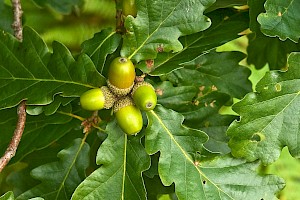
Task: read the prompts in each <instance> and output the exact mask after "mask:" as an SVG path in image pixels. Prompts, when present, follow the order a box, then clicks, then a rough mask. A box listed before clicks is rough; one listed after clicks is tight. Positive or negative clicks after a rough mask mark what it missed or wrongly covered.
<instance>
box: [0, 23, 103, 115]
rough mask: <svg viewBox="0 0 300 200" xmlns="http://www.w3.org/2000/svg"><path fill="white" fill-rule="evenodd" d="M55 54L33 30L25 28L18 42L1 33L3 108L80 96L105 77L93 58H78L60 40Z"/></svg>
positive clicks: (97, 84)
mask: <svg viewBox="0 0 300 200" xmlns="http://www.w3.org/2000/svg"><path fill="white" fill-rule="evenodd" d="M53 51H54V52H53V54H50V52H49V50H48V48H47V47H46V45H45V43H44V42H43V41H42V39H41V38H40V37H39V36H38V35H37V33H36V32H34V31H33V30H32V29H30V28H28V27H25V28H24V40H23V42H22V43H19V42H18V41H17V40H16V39H15V38H13V37H12V36H11V35H9V34H6V33H1V34H0V85H1V87H0V89H1V90H0V91H1V92H0V99H1V100H0V109H5V108H10V107H13V106H15V105H17V104H18V103H19V102H20V101H21V100H22V99H27V104H28V105H31V104H37V105H45V104H49V103H51V102H52V101H53V98H54V97H53V96H54V95H56V94H60V95H61V96H66V97H78V96H79V95H80V94H81V93H83V92H84V91H86V90H87V89H89V88H94V87H98V86H101V85H103V84H104V83H105V78H104V77H103V76H102V75H101V74H100V73H99V72H97V70H96V68H95V66H94V64H93V63H92V61H91V60H90V58H89V57H88V56H87V55H85V54H81V55H80V56H79V58H78V60H77V61H75V60H74V58H73V56H72V55H71V53H70V52H69V50H68V49H66V47H65V46H63V45H62V44H60V43H57V42H55V43H53Z"/></svg>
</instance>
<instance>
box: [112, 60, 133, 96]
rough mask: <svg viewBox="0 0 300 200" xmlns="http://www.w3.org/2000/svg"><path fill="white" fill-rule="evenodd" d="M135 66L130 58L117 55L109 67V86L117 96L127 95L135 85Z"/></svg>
mask: <svg viewBox="0 0 300 200" xmlns="http://www.w3.org/2000/svg"><path fill="white" fill-rule="evenodd" d="M134 79H135V67H134V65H133V63H132V62H131V60H130V59H127V58H123V57H117V58H115V59H114V60H113V61H112V62H111V64H110V66H109V69H108V80H107V86H108V87H109V89H110V90H111V91H112V92H113V93H114V94H115V95H116V96H126V95H127V94H129V93H130V91H131V89H132V88H133V85H134Z"/></svg>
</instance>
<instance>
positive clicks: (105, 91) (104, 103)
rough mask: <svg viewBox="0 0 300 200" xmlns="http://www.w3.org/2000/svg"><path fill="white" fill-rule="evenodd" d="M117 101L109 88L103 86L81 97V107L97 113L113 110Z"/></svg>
mask: <svg viewBox="0 0 300 200" xmlns="http://www.w3.org/2000/svg"><path fill="white" fill-rule="evenodd" d="M116 100H117V99H116V97H115V95H114V94H113V93H112V92H111V91H110V90H109V88H108V87H106V86H102V87H101V88H94V89H91V90H88V91H86V92H84V93H83V94H82V95H81V96H80V105H81V107H82V108H83V109H85V110H90V111H96V110H101V109H103V108H105V109H109V108H111V107H112V106H113V105H114V103H115V101H116Z"/></svg>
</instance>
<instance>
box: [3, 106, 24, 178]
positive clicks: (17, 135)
mask: <svg viewBox="0 0 300 200" xmlns="http://www.w3.org/2000/svg"><path fill="white" fill-rule="evenodd" d="M25 122H26V101H25V100H24V101H22V102H21V103H20V105H19V107H18V122H17V127H16V129H15V132H14V136H13V138H12V139H11V141H10V144H9V145H8V147H7V149H6V151H5V153H4V155H3V156H2V158H0V172H1V171H2V170H3V168H4V167H5V166H6V165H7V164H8V162H9V161H10V160H11V159H12V157H14V156H15V154H16V151H17V148H18V145H19V143H20V140H21V137H22V134H23V131H24V128H25Z"/></svg>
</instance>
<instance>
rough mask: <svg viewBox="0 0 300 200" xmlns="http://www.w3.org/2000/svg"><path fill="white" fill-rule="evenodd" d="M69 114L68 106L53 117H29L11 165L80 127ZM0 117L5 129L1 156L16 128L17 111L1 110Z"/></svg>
mask: <svg viewBox="0 0 300 200" xmlns="http://www.w3.org/2000/svg"><path fill="white" fill-rule="evenodd" d="M69 113H71V107H70V105H67V106H66V107H62V108H59V109H58V111H57V112H56V113H55V114H53V115H49V116H46V115H43V114H42V115H38V116H30V115H28V116H27V119H26V125H25V129H24V132H23V135H22V140H21V142H20V144H19V146H18V150H17V152H16V155H15V156H14V157H13V159H12V160H11V162H10V164H12V163H14V162H17V161H19V160H20V159H22V158H23V157H24V156H26V155H28V154H29V153H31V152H33V151H35V150H37V149H41V148H45V147H47V146H49V145H50V144H52V143H53V142H55V141H57V140H58V139H60V138H61V137H63V136H64V135H66V134H67V133H69V132H70V131H71V130H72V129H74V128H75V127H76V126H79V125H80V122H78V120H72V118H71V117H70V116H68V114H69ZM0 116H1V117H0V125H1V126H2V127H3V129H2V130H3V132H2V134H1V140H0V154H1V153H4V151H5V149H6V147H7V145H8V144H9V142H10V140H11V137H12V134H13V132H14V129H15V127H16V121H17V113H16V109H15V108H12V109H5V110H1V111H0Z"/></svg>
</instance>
